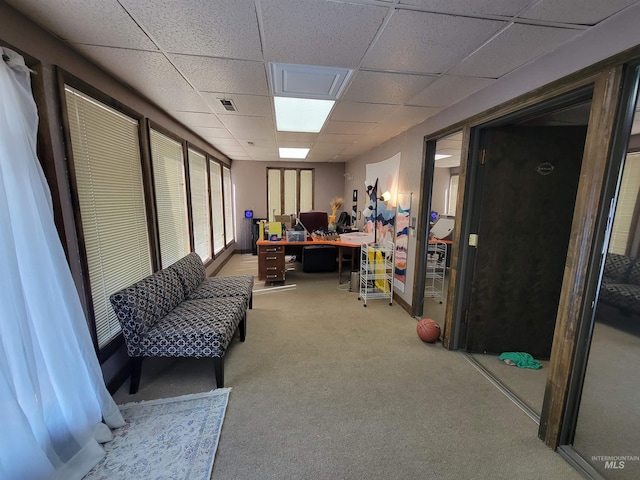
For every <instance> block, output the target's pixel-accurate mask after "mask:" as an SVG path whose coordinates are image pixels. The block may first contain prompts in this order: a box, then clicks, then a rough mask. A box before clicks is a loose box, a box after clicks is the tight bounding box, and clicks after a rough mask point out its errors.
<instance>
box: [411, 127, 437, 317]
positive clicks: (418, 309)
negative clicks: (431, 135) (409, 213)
mask: <svg viewBox="0 0 640 480" xmlns="http://www.w3.org/2000/svg"><path fill="white" fill-rule="evenodd" d="M422 145H423V146H422V148H423V155H422V158H423V162H422V175H420V205H418V206H417V207H418V215H417V217H418V225H417V227H416V229H417V232H416V258H415V261H414V262H415V263H414V270H413V271H414V272H421V273H419V274H418V275H416V276H415V279H414V282H413V292H412V298H413V302H412V303H413V306H412V308H411V311H410V314H411V316H413V317H417V316H422V314H423V313H424V286H425V272H426V270H427V243H428V240H429V234H428V227H429V212H430V211H431V208H430V207H431V195H432V192H433V175H434V169H435V155H436V148H437V141H434V140H429V141H427V140H426V139H425V140H424V142H423V144H422Z"/></svg>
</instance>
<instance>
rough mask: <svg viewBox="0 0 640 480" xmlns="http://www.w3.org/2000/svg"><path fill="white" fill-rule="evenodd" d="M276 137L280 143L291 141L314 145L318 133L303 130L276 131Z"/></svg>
mask: <svg viewBox="0 0 640 480" xmlns="http://www.w3.org/2000/svg"><path fill="white" fill-rule="evenodd" d="M276 138H277V140H278V144H279V145H282V144H284V143H289V142H305V143H309V144H310V145H313V143H314V142H315V141H316V140H317V139H318V134H317V133H303V132H276Z"/></svg>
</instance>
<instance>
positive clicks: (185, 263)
mask: <svg viewBox="0 0 640 480" xmlns="http://www.w3.org/2000/svg"><path fill="white" fill-rule="evenodd" d="M169 268H170V269H172V270H175V271H176V273H177V274H178V277H180V281H181V282H182V286H183V287H184V291H185V293H186V296H187V297H188V296H189V295H190V294H191V293H192V292H193V291H194V290H195V289H196V288H198V286H199V285H200V283H202V280H204V277H205V274H204V264H203V263H202V259H201V258H200V255H198V254H197V253H196V252H191V253H190V254H189V255H187V256H186V257H182V258H181V259H180V260H178V261H177V262H176V263H174V264H173V265H171V266H170V267H169Z"/></svg>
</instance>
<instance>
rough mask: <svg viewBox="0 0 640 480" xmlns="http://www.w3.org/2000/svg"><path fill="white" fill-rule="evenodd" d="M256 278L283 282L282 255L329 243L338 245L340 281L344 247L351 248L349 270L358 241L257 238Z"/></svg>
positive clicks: (355, 253) (354, 256)
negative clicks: (305, 247)
mask: <svg viewBox="0 0 640 480" xmlns="http://www.w3.org/2000/svg"><path fill="white" fill-rule="evenodd" d="M256 245H257V246H258V280H265V281H268V282H283V281H284V279H285V268H284V256H285V255H292V254H299V253H300V252H301V251H302V247H304V246H306V245H331V246H334V247H338V283H342V257H343V253H344V250H345V249H350V250H351V271H355V270H354V264H355V260H356V258H357V255H358V252H357V250H356V249H359V248H360V244H359V243H345V242H341V241H339V240H306V241H304V242H287V241H286V240H280V241H278V242H271V241H269V240H258V241H257V242H256Z"/></svg>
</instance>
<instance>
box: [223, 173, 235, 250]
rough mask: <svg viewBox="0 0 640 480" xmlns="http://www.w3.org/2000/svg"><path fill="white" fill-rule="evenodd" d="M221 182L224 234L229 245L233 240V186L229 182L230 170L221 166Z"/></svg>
mask: <svg viewBox="0 0 640 480" xmlns="http://www.w3.org/2000/svg"><path fill="white" fill-rule="evenodd" d="M222 182H223V187H224V189H223V192H224V235H225V239H226V241H227V245H229V244H230V243H231V242H233V240H234V229H233V192H232V190H233V186H232V184H231V170H230V169H229V168H228V167H222Z"/></svg>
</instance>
